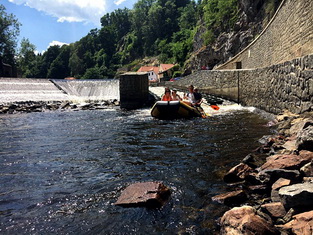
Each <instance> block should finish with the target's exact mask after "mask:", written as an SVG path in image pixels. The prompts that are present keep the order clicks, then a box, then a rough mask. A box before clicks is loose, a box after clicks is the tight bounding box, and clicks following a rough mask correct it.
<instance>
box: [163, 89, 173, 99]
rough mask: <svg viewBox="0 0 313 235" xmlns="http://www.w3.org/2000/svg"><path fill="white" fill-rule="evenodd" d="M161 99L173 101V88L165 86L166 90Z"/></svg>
mask: <svg viewBox="0 0 313 235" xmlns="http://www.w3.org/2000/svg"><path fill="white" fill-rule="evenodd" d="M161 100H162V101H172V100H173V98H172V96H171V90H170V89H169V88H168V87H166V88H165V92H164V95H163V96H162V98H161Z"/></svg>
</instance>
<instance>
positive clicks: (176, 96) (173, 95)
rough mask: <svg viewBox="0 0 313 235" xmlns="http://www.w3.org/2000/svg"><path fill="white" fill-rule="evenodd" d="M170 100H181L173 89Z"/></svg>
mask: <svg viewBox="0 0 313 235" xmlns="http://www.w3.org/2000/svg"><path fill="white" fill-rule="evenodd" d="M172 99H173V100H178V101H181V100H182V98H180V96H179V95H178V94H177V90H175V89H173V91H172Z"/></svg>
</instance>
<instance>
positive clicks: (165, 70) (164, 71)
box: [159, 64, 175, 81]
mask: <svg viewBox="0 0 313 235" xmlns="http://www.w3.org/2000/svg"><path fill="white" fill-rule="evenodd" d="M174 66H175V65H174V64H160V67H159V78H160V81H161V80H163V81H168V80H170V78H172V76H173V68H174Z"/></svg>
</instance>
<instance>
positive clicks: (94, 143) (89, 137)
mask: <svg viewBox="0 0 313 235" xmlns="http://www.w3.org/2000/svg"><path fill="white" fill-rule="evenodd" d="M265 124H266V120H264V119H262V118H261V117H259V116H258V115H257V114H255V113H252V112H248V111H243V110H237V111H235V112H228V113H224V114H223V115H217V116H213V117H211V118H209V119H200V118H198V119H193V120H176V121H159V120H155V119H152V118H151V117H150V114H149V110H139V111H134V112H123V111H121V110H119V109H107V110H101V111H80V112H51V113H48V112H47V113H30V114H14V115H2V116H0V167H1V171H0V185H1V187H0V233H1V234H52V233H53V234H108V233H109V234H177V233H184V232H186V233H197V234H199V233H200V234H201V233H202V234H203V233H205V234H211V233H213V232H214V226H213V225H214V220H216V219H217V218H218V217H219V216H221V215H222V213H223V212H224V210H225V209H226V208H224V207H223V206H220V205H217V204H215V203H212V202H211V199H210V198H211V197H212V196H214V195H216V194H219V193H223V192H225V191H226V185H225V183H223V181H222V179H221V177H222V173H223V172H225V171H226V170H228V169H229V168H230V167H231V166H233V165H235V164H236V163H238V162H239V161H240V160H241V159H242V158H243V157H245V156H246V155H247V154H248V153H249V152H251V151H252V150H253V149H254V148H256V147H258V146H259V143H258V142H257V140H258V139H259V138H260V137H262V136H263V135H265V134H269V129H268V128H266V127H264V125H265ZM143 181H162V182H164V184H165V185H167V186H169V187H170V188H171V190H172V196H171V199H170V201H169V202H168V203H167V204H166V205H165V206H164V207H163V208H161V209H159V210H151V209H145V208H122V207H118V206H114V205H113V203H114V202H115V201H116V200H117V198H118V196H119V195H120V193H121V191H122V190H123V189H124V188H125V187H126V186H127V185H129V184H130V183H134V182H143Z"/></svg>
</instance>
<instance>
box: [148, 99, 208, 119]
mask: <svg viewBox="0 0 313 235" xmlns="http://www.w3.org/2000/svg"><path fill="white" fill-rule="evenodd" d="M151 116H152V117H155V118H157V119H179V118H193V117H202V116H203V114H201V112H200V110H198V109H196V108H193V107H190V106H189V105H187V104H185V103H183V102H181V101H157V102H156V103H155V104H154V105H153V107H152V109H151Z"/></svg>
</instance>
